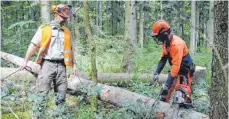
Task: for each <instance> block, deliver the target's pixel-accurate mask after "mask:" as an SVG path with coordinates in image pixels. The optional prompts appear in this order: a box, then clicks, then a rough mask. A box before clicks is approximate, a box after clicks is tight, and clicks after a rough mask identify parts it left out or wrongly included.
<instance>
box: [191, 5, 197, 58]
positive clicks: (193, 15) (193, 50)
mask: <svg viewBox="0 0 229 119" xmlns="http://www.w3.org/2000/svg"><path fill="white" fill-rule="evenodd" d="M191 4H192V6H191V10H192V13H191V37H190V47H189V49H190V53H192V54H194V53H195V28H196V23H195V14H196V1H191Z"/></svg>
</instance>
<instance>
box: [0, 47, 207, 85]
mask: <svg viewBox="0 0 229 119" xmlns="http://www.w3.org/2000/svg"><path fill="white" fill-rule="evenodd" d="M0 53H1V58H2V59H5V60H8V59H10V62H12V63H14V64H17V65H20V64H21V63H22V62H23V59H18V58H15V56H14V55H10V54H7V53H5V52H2V51H0ZM28 65H29V66H30V67H31V68H32V69H33V70H36V71H33V72H38V69H39V67H40V66H39V65H34V64H33V63H31V61H29V62H28ZM205 74H206V68H205V67H200V66H197V67H196V72H195V74H194V78H193V79H194V80H193V82H194V83H193V85H195V84H196V83H195V82H196V81H197V83H198V81H199V80H200V79H201V80H203V79H205ZM78 75H79V77H82V78H84V79H89V75H88V73H87V72H79V73H78ZM152 77H153V75H152V74H147V73H144V74H139V75H138V76H136V75H134V74H128V73H98V82H99V83H112V82H116V83H129V82H130V81H131V80H132V79H136V78H137V79H138V80H140V81H141V82H149V81H150V79H152ZM166 79H167V74H160V75H159V81H158V82H159V83H161V84H162V83H164V82H165V81H166Z"/></svg>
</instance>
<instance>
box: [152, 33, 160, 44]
mask: <svg viewBox="0 0 229 119" xmlns="http://www.w3.org/2000/svg"><path fill="white" fill-rule="evenodd" d="M152 37H153V40H154V41H155V42H156V43H157V44H158V45H162V44H163V40H162V39H161V37H160V36H159V35H156V36H152Z"/></svg>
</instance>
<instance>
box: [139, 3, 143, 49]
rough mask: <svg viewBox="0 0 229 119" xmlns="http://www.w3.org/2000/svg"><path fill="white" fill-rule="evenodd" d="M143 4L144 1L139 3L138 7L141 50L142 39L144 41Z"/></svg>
mask: <svg viewBox="0 0 229 119" xmlns="http://www.w3.org/2000/svg"><path fill="white" fill-rule="evenodd" d="M143 3H144V1H140V5H139V15H140V16H139V18H140V20H139V43H140V44H141V48H143V39H144V36H143V35H144V31H143V30H144V29H143V28H144V26H143V25H144V13H143Z"/></svg>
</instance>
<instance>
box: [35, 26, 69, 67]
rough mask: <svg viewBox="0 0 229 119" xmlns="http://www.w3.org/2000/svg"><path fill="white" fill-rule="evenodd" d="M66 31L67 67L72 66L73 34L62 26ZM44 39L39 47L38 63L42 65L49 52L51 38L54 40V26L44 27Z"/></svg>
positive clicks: (65, 52)
mask: <svg viewBox="0 0 229 119" xmlns="http://www.w3.org/2000/svg"><path fill="white" fill-rule="evenodd" d="M61 28H62V29H63V30H64V63H65V65H66V66H72V47H71V46H72V44H71V36H70V35H71V33H70V31H69V29H68V28H66V27H64V26H62V27H61ZM41 32H42V39H41V42H40V45H39V51H38V56H37V59H36V63H37V64H40V63H41V61H42V58H43V57H44V53H45V52H46V51H47V50H48V48H49V45H50V42H51V38H52V26H50V25H43V26H42V27H41Z"/></svg>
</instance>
